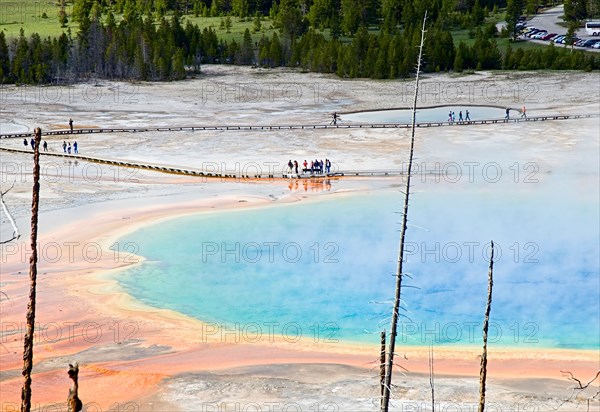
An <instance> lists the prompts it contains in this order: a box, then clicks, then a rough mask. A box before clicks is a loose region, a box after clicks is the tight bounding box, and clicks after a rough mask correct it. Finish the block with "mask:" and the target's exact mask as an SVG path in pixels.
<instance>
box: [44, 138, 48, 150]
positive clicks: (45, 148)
mask: <svg viewBox="0 0 600 412" xmlns="http://www.w3.org/2000/svg"><path fill="white" fill-rule="evenodd" d="M47 151H48V142H47V141H46V140H44V152H47Z"/></svg>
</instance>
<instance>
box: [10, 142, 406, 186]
mask: <svg viewBox="0 0 600 412" xmlns="http://www.w3.org/2000/svg"><path fill="white" fill-rule="evenodd" d="M0 151H1V152H8V153H18V154H25V155H32V154H33V152H32V151H31V150H23V149H12V148H7V147H0ZM40 156H42V157H46V156H48V157H58V158H63V159H65V160H79V161H84V162H92V163H99V164H105V165H111V166H119V167H126V168H136V169H145V170H151V171H155V172H161V173H170V174H177V175H186V176H198V177H206V178H219V179H314V178H332V177H333V178H335V177H344V176H347V177H351V176H359V177H376V176H380V177H385V176H400V175H403V174H405V173H406V172H405V171H403V170H400V169H390V170H343V171H333V172H331V173H323V174H317V173H300V174H295V173H287V172H272V173H271V174H259V173H253V174H241V173H231V172H229V173H227V172H223V173H221V172H218V171H210V172H208V171H205V170H194V169H189V168H177V167H169V166H161V165H154V164H149V163H137V162H124V161H120V160H111V159H102V158H98V157H91V156H82V155H79V154H65V153H56V152H43V151H42V152H40ZM286 169H287V167H286Z"/></svg>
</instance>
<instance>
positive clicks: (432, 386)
mask: <svg viewBox="0 0 600 412" xmlns="http://www.w3.org/2000/svg"><path fill="white" fill-rule="evenodd" d="M429 386H430V387H431V411H432V412H435V382H434V373H433V344H430V345H429Z"/></svg>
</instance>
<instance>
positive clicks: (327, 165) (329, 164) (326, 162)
mask: <svg viewBox="0 0 600 412" xmlns="http://www.w3.org/2000/svg"><path fill="white" fill-rule="evenodd" d="M325 170H327V173H329V172H331V161H330V160H329V159H325Z"/></svg>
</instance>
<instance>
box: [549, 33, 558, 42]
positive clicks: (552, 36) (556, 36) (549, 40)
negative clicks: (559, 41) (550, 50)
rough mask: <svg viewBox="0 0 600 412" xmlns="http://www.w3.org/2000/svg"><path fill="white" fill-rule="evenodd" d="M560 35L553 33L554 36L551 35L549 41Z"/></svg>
mask: <svg viewBox="0 0 600 412" xmlns="http://www.w3.org/2000/svg"><path fill="white" fill-rule="evenodd" d="M557 37H558V34H555V35H553V36H552V37H550V38H549V39H548V41H554V39H556V38H557Z"/></svg>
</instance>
